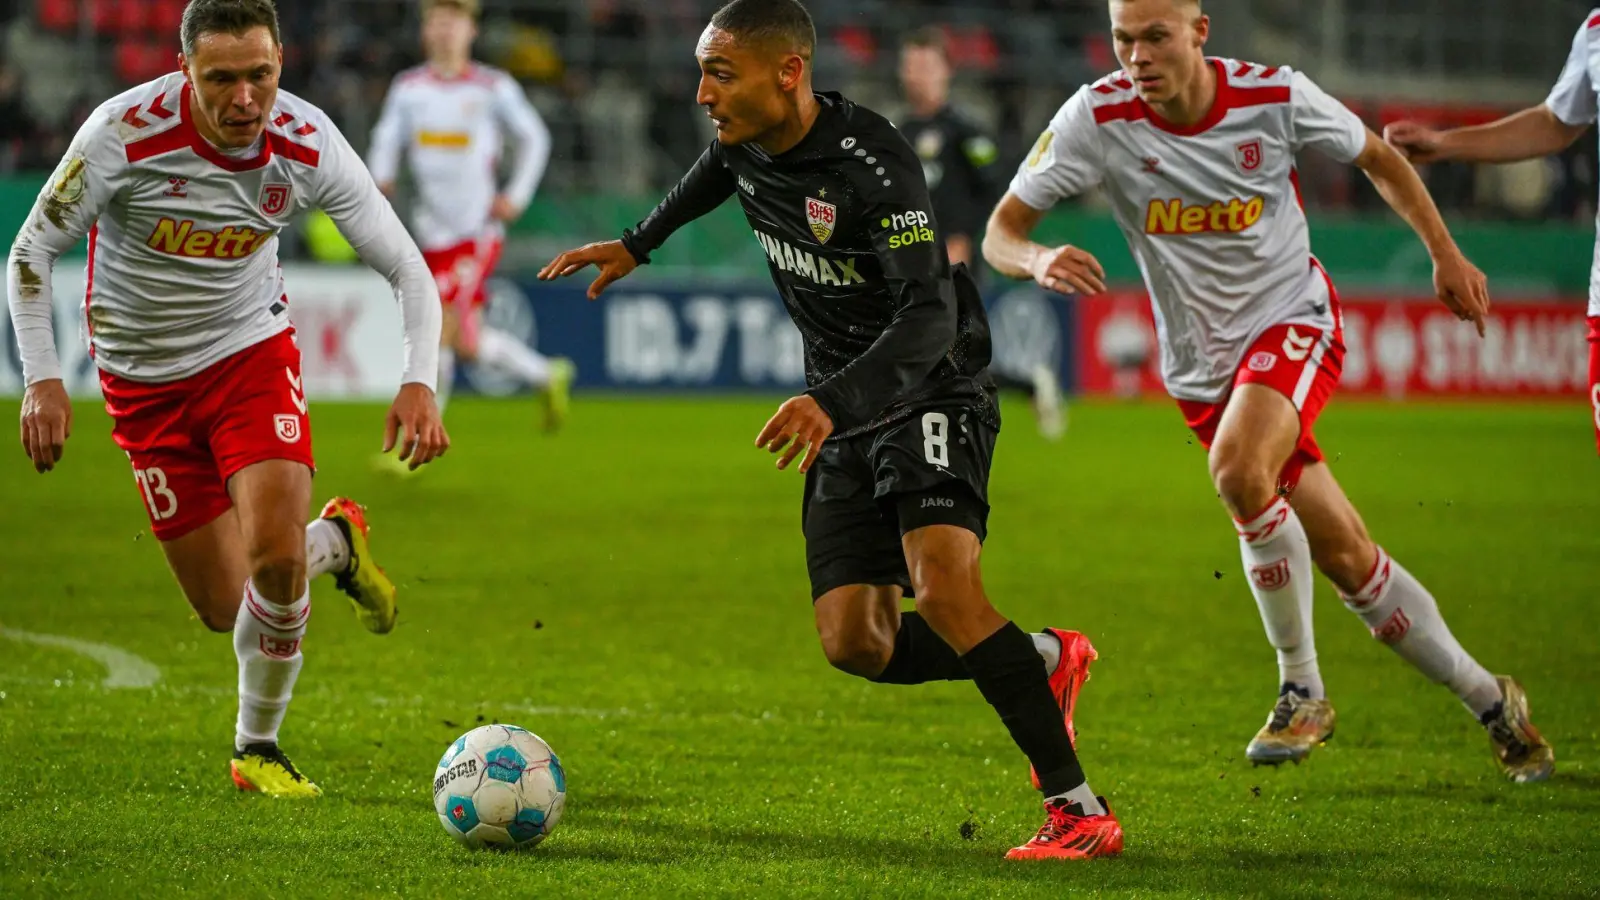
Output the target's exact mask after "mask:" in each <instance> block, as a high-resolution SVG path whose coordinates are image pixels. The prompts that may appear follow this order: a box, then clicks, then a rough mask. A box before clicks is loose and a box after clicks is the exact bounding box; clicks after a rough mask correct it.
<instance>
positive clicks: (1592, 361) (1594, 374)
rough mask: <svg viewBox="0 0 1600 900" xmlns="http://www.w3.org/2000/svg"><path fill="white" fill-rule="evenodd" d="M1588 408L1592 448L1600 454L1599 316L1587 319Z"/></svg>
mask: <svg viewBox="0 0 1600 900" xmlns="http://www.w3.org/2000/svg"><path fill="white" fill-rule="evenodd" d="M1589 406H1590V407H1591V408H1593V409H1594V447H1595V450H1596V452H1600V316H1590V317H1589Z"/></svg>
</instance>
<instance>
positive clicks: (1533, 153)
mask: <svg viewBox="0 0 1600 900" xmlns="http://www.w3.org/2000/svg"><path fill="white" fill-rule="evenodd" d="M1596 91H1600V9H1594V10H1591V11H1590V12H1589V15H1588V16H1586V17H1585V18H1584V20H1583V22H1582V24H1580V25H1579V26H1578V33H1577V34H1575V35H1573V36H1572V49H1571V50H1570V51H1569V52H1568V53H1567V63H1566V65H1565V66H1564V67H1563V68H1562V69H1561V75H1560V76H1559V77H1557V78H1556V83H1555V87H1553V88H1551V89H1550V95H1549V96H1548V97H1546V98H1545V101H1544V102H1543V103H1541V104H1539V105H1538V106H1532V107H1529V108H1527V109H1524V110H1522V111H1520V112H1517V113H1513V114H1511V115H1509V116H1506V117H1505V118H1503V119H1500V120H1498V121H1495V122H1490V123H1488V124H1486V125H1477V126H1472V127H1466V128H1452V129H1450V130H1448V131H1434V130H1432V129H1430V128H1428V127H1426V126H1424V125H1421V124H1419V123H1417V122H1409V121H1400V122H1395V123H1393V124H1391V125H1389V126H1388V127H1387V128H1385V129H1384V130H1383V136H1384V139H1385V140H1387V141H1388V142H1389V143H1391V144H1393V145H1394V146H1395V147H1397V148H1399V150H1400V152H1402V153H1404V154H1405V155H1406V157H1407V158H1408V159H1410V160H1411V161H1412V162H1416V163H1430V162H1440V161H1445V160H1458V161H1462V162H1478V163H1508V162H1518V161H1520V160H1525V159H1534V158H1537V157H1540V156H1549V155H1552V154H1555V153H1560V152H1561V151H1563V150H1565V149H1567V148H1568V147H1570V146H1572V144H1573V143H1574V142H1575V141H1577V140H1578V138H1580V137H1582V136H1583V133H1584V132H1585V131H1588V130H1589V126H1590V125H1593V124H1594V121H1595V114H1596ZM1596 224H1597V225H1600V216H1597V219H1596ZM1597 241H1600V237H1597ZM1589 406H1590V409H1591V410H1592V411H1593V413H1594V439H1595V449H1596V451H1597V452H1600V244H1597V250H1596V253H1595V257H1594V261H1593V263H1592V264H1591V266H1590V271H1589Z"/></svg>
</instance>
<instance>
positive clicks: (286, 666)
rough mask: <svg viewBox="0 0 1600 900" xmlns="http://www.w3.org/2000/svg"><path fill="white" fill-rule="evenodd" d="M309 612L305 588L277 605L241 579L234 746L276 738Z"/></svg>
mask: <svg viewBox="0 0 1600 900" xmlns="http://www.w3.org/2000/svg"><path fill="white" fill-rule="evenodd" d="M330 524H331V523H330ZM310 616H311V591H310V589H309V588H307V590H306V592H305V594H303V595H302V596H301V597H300V599H299V600H296V601H295V602H293V603H291V604H289V605H288V606H281V605H279V604H277V603H272V602H270V601H268V600H266V599H264V598H262V596H261V594H260V593H259V592H258V591H257V590H256V588H255V585H254V584H253V583H252V582H245V587H244V600H243V602H241V603H240V604H239V616H238V618H237V619H235V620H234V624H233V653H234V655H235V656H236V657H238V659H239V721H238V724H237V726H236V728H235V732H234V749H237V750H242V749H244V747H245V745H247V744H257V743H276V742H277V740H278V726H279V725H282V724H283V714H284V712H285V711H286V710H288V708H289V697H290V696H291V695H292V694H293V693H294V681H295V678H296V677H297V676H298V675H299V674H300V665H301V663H302V662H303V661H304V660H303V658H302V657H301V655H300V639H301V638H302V637H304V636H305V633H306V620H307V619H308V618H310Z"/></svg>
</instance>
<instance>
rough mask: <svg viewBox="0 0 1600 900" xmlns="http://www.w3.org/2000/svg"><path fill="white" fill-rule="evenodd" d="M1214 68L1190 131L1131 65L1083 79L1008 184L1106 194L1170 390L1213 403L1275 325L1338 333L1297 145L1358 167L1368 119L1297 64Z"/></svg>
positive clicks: (1035, 195)
mask: <svg viewBox="0 0 1600 900" xmlns="http://www.w3.org/2000/svg"><path fill="white" fill-rule="evenodd" d="M1208 63H1209V64H1210V65H1211V66H1212V67H1213V68H1214V69H1215V70H1216V73H1217V98H1216V102H1215V103H1214V104H1213V105H1212V108H1211V111H1210V112H1209V113H1208V114H1207V115H1206V117H1205V118H1204V119H1203V120H1201V121H1199V122H1197V123H1195V124H1194V125H1190V126H1177V125H1173V124H1171V123H1169V122H1166V121H1164V120H1163V119H1161V118H1160V117H1159V115H1157V114H1156V112H1155V111H1154V110H1153V109H1151V107H1150V106H1149V105H1148V104H1147V103H1145V101H1144V100H1142V99H1141V98H1140V97H1139V95H1138V92H1137V91H1136V89H1135V88H1134V84H1133V82H1132V81H1131V80H1130V79H1129V78H1128V77H1127V75H1126V74H1125V73H1123V72H1117V73H1115V74H1112V75H1109V76H1107V77H1105V78H1102V79H1100V80H1099V81H1097V82H1095V83H1094V84H1092V85H1087V86H1085V87H1083V88H1082V89H1080V90H1079V91H1078V92H1077V93H1076V94H1075V95H1073V97H1072V99H1070V100H1068V101H1067V102H1066V103H1065V104H1064V105H1063V106H1062V107H1061V109H1060V111H1059V112H1057V113H1056V115H1055V118H1054V119H1052V120H1051V122H1050V126H1049V128H1048V129H1046V130H1045V132H1044V133H1043V134H1042V135H1040V137H1039V141H1038V143H1037V144H1036V145H1035V146H1034V148H1033V151H1032V152H1031V153H1030V154H1029V155H1028V158H1027V159H1026V160H1024V161H1023V163H1022V165H1021V166H1020V167H1019V169H1018V171H1017V174H1016V177H1015V178H1014V179H1013V180H1012V182H1011V193H1012V194H1014V195H1016V197H1017V198H1018V199H1020V200H1021V201H1022V202H1023V203H1026V204H1027V205H1029V206H1031V207H1033V208H1035V209H1040V210H1043V209H1048V208H1050V207H1051V206H1053V205H1054V204H1055V203H1057V202H1058V201H1060V200H1062V199H1063V198H1066V197H1070V196H1074V195H1076V194H1080V193H1083V192H1084V191H1087V190H1090V189H1091V188H1095V187H1100V188H1101V189H1103V191H1104V193H1105V195H1106V198H1107V199H1108V201H1109V202H1110V206H1111V211H1112V214H1113V215H1114V217H1115V218H1116V221H1117V224H1118V225H1119V226H1120V227H1121V229H1122V232H1123V234H1124V235H1125V236H1126V237H1127V239H1128V246H1129V248H1130V249H1131V250H1132V251H1133V257H1134V259H1135V260H1136V261H1137V262H1138V264H1139V269H1140V271H1141V272H1142V273H1143V275H1144V282H1145V286H1146V287H1147V288H1148V289H1149V292H1150V299H1151V304H1152V306H1153V309H1154V313H1155V320H1156V330H1157V334H1158V336H1159V338H1160V345H1161V371H1162V379H1163V381H1164V382H1165V384H1166V388H1167V391H1168V393H1170V394H1171V395H1172V396H1174V397H1176V398H1178V399H1181V400H1194V401H1199V402H1207V403H1211V402H1216V401H1218V400H1220V399H1222V397H1223V396H1225V395H1226V394H1227V392H1228V390H1229V387H1230V386H1231V384H1232V382H1233V377H1234V374H1235V373H1236V372H1237V371H1238V369H1239V366H1240V364H1241V363H1242V362H1243V361H1244V360H1243V356H1244V353H1245V351H1246V349H1247V348H1249V347H1250V345H1251V343H1252V342H1253V341H1254V340H1255V339H1256V338H1257V337H1259V336H1260V335H1261V334H1262V333H1263V332H1265V331H1266V330H1267V329H1268V328H1271V327H1272V326H1274V325H1278V324H1284V323H1290V324H1304V325H1308V326H1311V327H1313V328H1316V329H1318V330H1320V331H1321V332H1322V333H1324V334H1325V335H1327V337H1325V338H1324V341H1328V340H1332V338H1333V336H1334V335H1336V334H1337V332H1338V327H1339V322H1338V310H1337V309H1336V300H1335V298H1334V296H1333V290H1332V286H1331V285H1330V283H1329V282H1328V280H1327V276H1326V275H1325V274H1324V273H1323V272H1322V270H1321V267H1320V266H1319V265H1318V264H1317V262H1316V260H1315V259H1314V258H1313V257H1312V255H1311V240H1310V233H1309V231H1308V229H1307V227H1306V217H1305V212H1304V210H1303V209H1302V208H1301V205H1300V197H1299V184H1298V181H1297V180H1296V175H1295V154H1296V153H1297V152H1299V150H1300V149H1301V148H1302V147H1308V146H1309V147H1314V148H1316V149H1318V150H1321V151H1322V152H1324V153H1326V154H1328V155H1329V156H1331V157H1333V158H1334V159H1337V160H1340V161H1342V162H1351V161H1353V160H1354V159H1355V158H1356V157H1357V156H1359V155H1360V154H1361V151H1362V149H1363V148H1364V147H1365V145H1366V140H1367V129H1366V126H1365V125H1363V124H1362V122H1361V120H1360V119H1359V118H1358V117H1357V116H1356V115H1355V113H1353V112H1351V111H1350V110H1349V109H1348V108H1346V107H1345V106H1344V105H1343V104H1341V103H1339V102H1338V101H1337V100H1334V99H1333V98H1332V97H1330V96H1328V95H1327V94H1326V93H1324V92H1323V91H1322V90H1321V89H1320V88H1319V87H1317V86H1316V85H1315V84H1314V83H1312V81H1311V79H1309V78H1307V77H1306V76H1305V75H1304V74H1302V73H1300V72H1296V71H1294V70H1292V69H1289V68H1288V67H1270V68H1269V67H1267V66H1262V65H1258V64H1255V63H1248V62H1240V61H1238V60H1232V59H1209V60H1208ZM1325 349H1326V348H1325V347H1323V346H1321V344H1319V345H1318V346H1315V347H1313V346H1310V345H1309V342H1308V346H1305V347H1293V348H1289V347H1286V348H1285V352H1286V353H1289V354H1290V355H1291V356H1292V357H1294V356H1298V358H1300V359H1304V358H1305V354H1310V353H1321V352H1323V351H1324V350H1325Z"/></svg>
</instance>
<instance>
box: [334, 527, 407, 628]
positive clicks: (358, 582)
mask: <svg viewBox="0 0 1600 900" xmlns="http://www.w3.org/2000/svg"><path fill="white" fill-rule="evenodd" d="M322 518H324V519H327V520H328V521H330V522H332V523H334V524H335V525H337V526H339V530H340V531H341V532H343V533H344V537H345V541H346V543H348V544H349V545H350V565H349V567H348V568H346V569H345V570H344V571H343V572H335V573H334V575H333V582H334V584H336V585H337V586H338V587H339V590H341V591H344V592H345V594H346V595H348V596H349V597H350V603H351V605H353V606H354V607H355V610H356V618H357V619H360V620H361V624H362V625H363V626H365V627H366V629H367V630H368V631H370V632H372V633H373V634H388V633H389V631H390V630H392V629H393V628H394V620H395V617H396V616H397V615H399V612H400V611H399V608H398V607H397V606H396V604H395V596H396V595H397V594H398V593H399V591H398V590H396V588H395V586H394V582H392V581H390V580H389V576H388V575H385V574H384V573H383V569H381V568H379V567H378V564H377V563H375V562H373V560H372V548H371V547H370V546H369V545H368V543H367V535H368V531H369V529H368V528H367V516H366V510H364V509H362V508H361V505H360V504H359V503H356V502H355V501H354V500H351V499H349V498H348V497H335V498H333V499H332V500H329V501H328V505H327V506H325V507H323V508H322Z"/></svg>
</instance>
